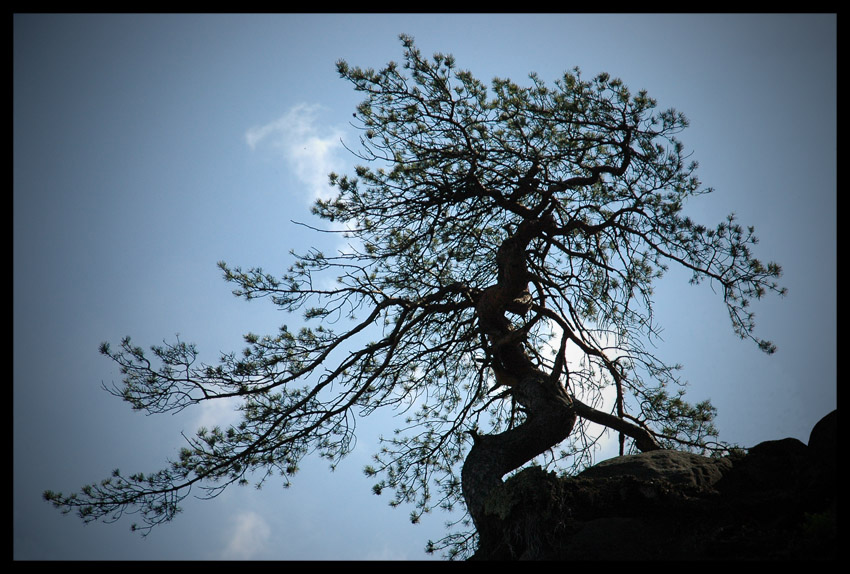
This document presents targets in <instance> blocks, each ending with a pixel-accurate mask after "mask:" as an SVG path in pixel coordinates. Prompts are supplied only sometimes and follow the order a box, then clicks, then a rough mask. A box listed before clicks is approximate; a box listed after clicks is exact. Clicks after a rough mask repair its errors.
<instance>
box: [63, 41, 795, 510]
mask: <svg viewBox="0 0 850 574" xmlns="http://www.w3.org/2000/svg"><path fill="white" fill-rule="evenodd" d="M402 42H403V45H404V48H405V53H404V62H403V63H402V64H400V65H399V64H396V63H390V64H388V65H387V66H386V67H385V68H383V69H381V70H377V71H375V70H370V69H361V68H357V67H352V66H349V65H348V64H347V63H345V62H342V61H341V62H339V63H338V71H339V73H340V75H341V76H342V77H343V78H345V79H347V80H348V81H350V82H351V83H352V85H353V86H354V88H355V89H356V90H357V91H359V92H361V93H362V94H363V96H364V100H363V102H362V103H361V104H360V105H359V106H358V108H357V111H356V113H355V114H354V121H353V123H354V125H355V127H357V128H358V129H359V130H360V133H361V137H360V143H361V146H360V148H359V150H358V151H357V152H356V153H357V155H358V157H359V158H360V160H361V161H362V162H363V165H361V166H357V167H356V168H355V174H354V175H353V176H344V175H337V174H331V175H330V182H331V184H332V185H333V186H335V187H336V189H337V191H338V193H337V195H336V197H335V198H334V199H331V200H319V201H318V202H317V203H316V205H315V208H314V212H315V214H316V215H318V216H319V217H321V218H323V219H326V220H328V221H331V222H333V221H344V222H347V225H348V231H347V232H346V234H347V236H348V238H349V240H350V243H349V249H347V250H346V251H344V252H340V253H337V254H331V255H328V254H324V253H321V252H319V251H316V250H313V251H310V252H308V253H306V254H303V255H300V256H298V257H297V259H296V262H295V264H294V265H293V266H292V267H291V268H290V269H289V271H288V272H287V273H285V274H283V275H282V276H280V277H277V276H273V275H270V274H268V273H266V272H264V271H263V270H262V269H249V270H245V271H243V270H242V269H240V268H238V267H237V268H232V267H229V266H227V265H226V264H224V263H221V264H220V266H221V269H222V270H223V272H224V276H225V279H226V280H227V281H229V282H231V283H233V284H234V285H235V291H234V292H235V293H236V294H237V295H239V296H241V297H245V298H246V299H251V298H260V297H266V298H269V299H271V301H272V302H273V303H274V304H275V305H277V306H278V307H279V308H281V309H284V310H286V311H289V312H301V313H303V314H304V318H305V319H306V320H307V321H306V324H307V325H311V324H313V325H315V326H312V327H311V326H305V327H303V328H301V329H299V330H297V331H295V332H293V331H290V330H289V329H288V328H286V327H282V328H281V329H280V331H279V332H278V333H275V334H272V335H268V336H263V337H260V336H257V335H253V334H249V335H246V337H245V341H246V344H247V346H246V348H245V349H244V351H243V352H242V353H241V354H226V355H223V356H222V357H221V359H220V361H219V363H218V364H216V365H208V364H204V363H200V362H199V361H198V357H197V352H196V350H195V348H194V347H193V346H192V345H189V344H185V343H182V342H179V341H178V342H176V343H174V344H168V345H165V346H163V347H154V348H152V357H151V356H150V355H149V354H148V353H146V352H145V351H144V350H142V349H141V348H139V347H136V346H134V345H132V344H131V342H130V340H129V339H125V340H124V341H123V342H122V344H121V347H120V349H119V350H117V351H113V350H112V349H111V348H110V347H109V346H108V345H104V346H103V348H102V352H103V353H104V354H106V355H108V356H109V357H111V358H112V359H113V360H114V361H115V362H116V363H118V365H119V366H120V368H121V372H122V376H123V380H122V382H121V384H120V385H118V386H117V387H115V388H114V389H113V392H115V394H117V395H119V396H121V397H122V398H124V399H125V400H127V401H128V402H130V403H131V405H132V406H133V407H134V408H136V409H141V410H146V411H148V412H163V411H169V410H179V409H182V408H185V407H187V406H190V405H193V404H196V403H200V402H203V401H208V400H215V399H222V398H227V397H230V398H233V397H236V398H238V399H240V400H241V401H242V407H241V411H242V417H243V419H242V421H241V422H240V423H239V424H237V425H235V426H233V427H230V428H227V429H219V428H215V429H212V430H204V429H202V430H201V431H199V433H198V434H197V435H196V436H195V437H193V438H191V439H189V440H188V444H187V447H186V448H185V449H184V450H183V452H182V453H181V456H180V459H179V460H178V461H174V462H172V463H170V465H169V466H168V467H167V468H166V469H165V470H163V471H161V472H160V473H158V474H155V475H153V476H148V475H132V476H129V477H124V476H123V475H121V474H120V473H118V472H116V475H115V476H114V477H113V478H112V479H110V480H108V481H105V482H103V483H101V485H100V486H93V487H86V489H84V490H83V492H82V493H81V494H79V495H71V496H64V495H61V494H55V493H48V495H47V497H48V499H50V500H51V501H53V502H54V503H56V504H57V506H60V507H63V508H64V509H66V510H70V509H77V510H79V512H80V514H81V515H82V516H83V517H84V518H85V519H96V518H104V517H109V516H113V515H115V514H120V513H121V512H123V511H124V510H132V509H141V510H142V512H143V514H142V517H143V520H144V521H145V523H146V524H147V525H149V526H150V525H153V524H156V523H158V522H160V521H162V520H167V519H170V518H171V517H172V516H173V515H174V513H175V512H176V510H177V502H179V496H177V497H176V494H175V493H181V494H180V496H185V493H186V492H187V491H188V490H189V489H191V488H192V487H193V486H196V485H198V486H202V487H204V488H208V489H210V491H209V492H210V493H212V494H215V493H216V492H217V491H218V489H219V488H221V487H223V486H226V485H227V484H230V483H231V482H234V481H237V482H238V481H245V480H247V479H248V478H249V477H251V476H252V475H253V473H256V472H259V473H260V474H259V476H260V481H262V480H264V479H265V478H266V477H267V476H268V475H269V474H270V473H276V474H280V475H282V476H283V477H284V480H288V477H289V476H290V475H291V474H292V473H293V472H295V470H296V469H297V464H298V461H299V460H300V459H301V458H303V457H304V456H305V455H307V454H309V453H311V452H319V454H321V455H322V456H324V457H326V458H328V459H329V460H330V461H332V463H335V462H336V461H338V460H339V459H340V458H341V457H343V456H345V455H346V454H347V453H348V452H349V451H350V449H351V448H352V445H353V439H354V427H355V420H356V417H357V416H361V415H363V414H368V413H370V412H372V411H373V410H375V409H377V408H381V407H388V406H389V407H396V408H400V409H403V410H405V412H406V413H407V415H406V419H405V423H404V428H402V429H400V430H399V431H397V433H396V434H394V435H393V437H392V438H391V439H388V440H387V441H386V442H385V443H384V446H383V448H382V450H381V452H379V453H378V455H377V456H376V462H375V464H374V465H373V466H372V467H370V468H369V469H368V470H367V472H369V473H370V474H374V475H376V476H378V477H380V478H379V481H378V483H377V485H376V491H381V490H382V489H384V488H390V489H392V490H394V492H395V495H396V496H395V499H394V503H401V502H413V503H415V510H414V512H413V518H414V519H416V518H418V516H419V514H421V513H422V512H425V511H427V510H429V509H430V508H433V507H435V506H444V507H447V508H450V507H452V506H453V505H455V504H457V502H458V501H459V500H460V485H459V475H458V465H459V463H460V462H461V461H462V460H463V457H464V454H465V452H466V450H467V449H468V446H469V435H468V434H467V431H470V430H472V429H484V430H486V431H491V432H495V431H498V430H500V429H504V428H506V427H507V426H509V425H514V424H517V423H518V422H519V421H521V420H522V418H523V416H524V413H523V411H522V409H521V408H518V406H517V404H516V403H515V402H514V401H513V400H512V394H511V389H510V388H504V387H496V386H495V385H496V383H497V381H496V380H495V379H494V375H493V371H492V370H491V368H490V367H491V366H495V365H494V363H493V343H492V341H490V340H488V339H487V337H486V336H485V335H486V333H485V331H486V330H485V329H482V325H481V319H482V318H481V317H480V316H479V310H478V308H477V304H478V302H479V300H480V298H481V296H482V294H483V293H484V292H485V291H486V289H487V288H488V287H490V286H492V285H494V284H495V283H496V282H497V281H498V280H499V277H498V273H499V272H500V269H502V270H503V272H504V269H506V268H507V267H505V266H504V265H501V264H500V263H499V262H498V261H497V258H498V257H499V253H500V249H502V248H503V247H504V246H505V245H506V244H507V242H508V241H511V240H512V239H513V238H516V237H517V235H518V234H521V233H523V232H522V231H520V230H528V229H533V233H531V232H529V236H528V237H523V238H522V249H521V250H520V251H521V252H520V255H519V256H518V257H519V258H520V259H521V261H516V263H517V265H518V266H517V268H518V269H522V273H523V274H524V275H523V280H524V281H525V283H527V285H528V287H527V290H526V293H525V294H524V295H523V296H522V297H518V298H517V301H515V302H514V303H515V304H514V305H512V306H509V307H507V311H509V314H508V315H507V316H506V317H505V320H506V321H508V322H509V325H508V328H509V329H510V330H511V331H512V332H514V333H516V337H518V340H519V341H520V342H521V344H522V346H523V348H524V349H525V352H526V353H527V354H528V357H529V358H530V360H532V361H533V362H534V364H535V365H536V367H537V368H539V369H540V370H541V371H545V372H550V373H552V377H553V378H554V379H555V380H557V381H558V382H559V384H561V385H564V386H565V387H567V388H568V389H569V391H570V392H571V393H573V394H575V395H576V396H579V395H581V396H582V397H585V398H584V400H586V401H588V402H589V403H591V404H592V405H595V406H599V407H600V408H604V410H607V411H608V412H611V413H613V417H615V418H617V419H619V420H621V421H631V422H632V423H635V424H639V425H642V426H646V427H648V428H650V429H651V430H653V432H654V433H655V434H656V436H657V437H658V438H660V439H670V440H679V441H682V442H684V443H687V444H694V445H700V444H705V442H704V441H705V440H706V438H707V436H709V435H710V434H712V432H713V427H712V426H711V416H712V413H713V411H712V409H711V407H710V405H708V404H707V403H699V404H697V405H695V406H692V405H689V404H687V403H686V402H684V400H683V398H682V396H681V395H680V394H679V393H676V392H674V393H671V392H670V391H669V389H668V386H669V385H670V384H671V383H676V382H678V381H677V379H676V377H675V368H674V367H669V366H667V365H665V364H664V363H662V362H661V361H660V360H659V359H657V358H656V357H655V356H653V355H652V354H651V353H650V352H648V351H647V350H646V347H645V345H644V343H645V341H647V339H648V338H651V337H652V336H653V334H654V332H655V325H654V323H653V316H652V304H653V300H652V284H653V282H654V281H655V280H656V279H657V278H659V277H660V276H661V275H662V274H663V273H664V271H665V270H666V269H667V268H668V266H669V265H671V264H673V265H678V266H682V267H684V268H686V269H688V270H690V271H691V272H692V274H693V281H694V282H700V281H709V282H711V283H712V284H713V285H716V286H718V287H719V291H720V292H721V293H722V296H723V299H724V301H725V303H726V305H727V308H728V310H729V315H730V317H731V319H732V325H733V328H734V329H735V331H736V332H737V333H738V334H739V335H740V336H741V337H743V338H750V339H753V340H755V341H756V342H757V343H758V345H759V346H760V347H761V348H762V349H764V350H766V351H772V350H773V347H772V345H771V344H770V343H769V342H767V341H763V340H761V339H758V338H757V337H756V335H755V334H754V331H753V320H752V315H751V313H750V311H749V304H750V302H751V301H752V300H753V299H758V298H760V297H762V296H763V295H765V294H766V293H768V292H778V293H781V292H782V288H781V287H780V286H779V285H778V283H777V279H778V277H779V275H780V268H779V266H777V265H776V264H774V263H766V264H765V263H762V262H760V261H759V260H758V259H756V258H755V257H754V255H753V253H752V246H753V245H754V244H755V243H756V238H755V236H754V235H753V230H752V228H743V227H741V226H740V225H739V224H738V223H737V222H736V221H735V219H734V218H733V217H732V216H730V217H729V219H728V220H726V221H723V222H721V223H720V224H719V225H717V226H716V227H713V228H708V227H704V226H702V225H699V224H697V223H695V222H693V221H691V220H690V219H689V218H687V217H685V216H684V215H683V214H682V208H683V205H684V204H685V202H686V201H687V200H688V199H689V198H691V197H693V196H697V195H700V194H702V193H705V192H707V191H709V190H707V189H704V188H703V187H702V185H701V183H700V182H699V180H698V179H697V177H696V175H695V169H696V164H695V163H693V162H689V161H688V159H687V157H686V155H685V153H684V151H683V146H682V144H681V143H680V142H679V141H678V140H677V139H676V136H677V134H678V133H679V132H680V131H681V130H682V129H684V128H685V127H686V126H687V121H686V119H685V118H684V116H683V115H681V114H680V113H677V112H675V111H673V110H668V111H657V110H656V102H655V101H654V100H653V99H652V98H650V97H649V96H648V95H647V94H646V92H644V91H641V92H638V93H632V92H630V91H629V89H628V88H627V87H626V86H625V85H623V83H622V82H621V81H620V80H618V79H616V78H611V77H609V76H608V75H607V74H600V75H598V76H596V77H594V78H591V79H585V78H584V77H582V75H581V74H580V72H579V70H577V69H576V70H573V71H570V72H568V73H566V74H564V75H563V77H562V78H560V79H559V80H558V81H556V82H555V84H554V86H551V87H550V86H547V85H545V84H544V83H543V82H542V81H541V80H540V79H539V78H538V77H537V76H534V75H532V76H531V78H530V82H529V83H528V85H519V84H516V83H513V82H511V81H509V80H503V79H496V80H494V81H493V83H492V86H491V88H490V89H489V90H488V88H487V87H486V86H485V85H484V84H483V83H482V82H480V81H479V80H477V79H475V78H474V77H473V76H472V75H471V74H470V73H469V72H467V71H462V70H458V69H457V68H456V67H455V62H454V59H453V58H452V57H451V56H447V55H442V54H436V55H435V56H434V57H433V58H431V59H428V58H424V57H423V56H422V55H421V53H420V52H419V51H418V50H417V49H416V47H415V46H414V44H413V42H412V40H411V39H410V38H407V37H402ZM501 252H502V253H504V249H502V251H501ZM331 316H332V317H334V318H335V319H337V320H336V321H335V322H333V323H331V322H330V321H325V320H326V319H328V318H329V317H331ZM553 335H554V336H555V339H554V340H550V339H551V337H552V336H553ZM568 346H570V347H571V348H573V347H574V348H576V349H578V350H579V351H580V352H581V353H582V354H583V359H582V360H581V361H580V362H578V363H573V364H571V365H568V364H567V361H566V349H567V347H568ZM151 359H153V361H152V360H151ZM608 384H613V385H615V386H616V389H617V401H616V405H612V406H604V407H602V406H601V405H599V404H598V401H599V398H600V396H601V395H600V391H601V389H602V388H603V387H605V386H606V385H608ZM586 439H587V437H581V440H586ZM581 440H578V441H576V442H575V443H574V444H573V445H572V446H571V447H569V448H567V451H568V452H569V453H570V454H574V455H576V454H578V455H580V454H581V453H582V452H584V453H585V454H586V453H587V452H589V446H590V445H589V443H587V442H581ZM552 446H553V447H555V446H557V445H552ZM581 460H586V459H581Z"/></svg>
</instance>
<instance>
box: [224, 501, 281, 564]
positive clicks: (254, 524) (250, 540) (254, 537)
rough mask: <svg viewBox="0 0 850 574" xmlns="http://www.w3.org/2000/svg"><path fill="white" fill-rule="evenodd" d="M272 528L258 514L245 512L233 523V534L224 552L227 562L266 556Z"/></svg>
mask: <svg viewBox="0 0 850 574" xmlns="http://www.w3.org/2000/svg"><path fill="white" fill-rule="evenodd" d="M270 539H271V528H270V527H269V525H268V523H266V521H265V519H264V518H263V517H262V516H260V515H259V514H257V513H256V512H244V513H242V514H239V515H238V516H236V519H235V520H234V521H233V532H232V533H231V534H230V539H229V540H228V541H227V543H226V545H225V547H224V549H223V550H222V556H221V557H222V558H223V559H225V560H250V559H256V558H261V557H262V556H264V555H265V551H266V549H267V544H268V542H269V540H270Z"/></svg>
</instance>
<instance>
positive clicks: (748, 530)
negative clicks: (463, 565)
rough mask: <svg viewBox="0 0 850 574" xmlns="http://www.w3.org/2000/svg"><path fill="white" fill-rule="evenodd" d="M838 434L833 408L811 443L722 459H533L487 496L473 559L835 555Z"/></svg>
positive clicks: (766, 446) (774, 445) (771, 444)
mask: <svg viewBox="0 0 850 574" xmlns="http://www.w3.org/2000/svg"><path fill="white" fill-rule="evenodd" d="M836 440H837V412H836V411H833V412H832V413H830V414H829V415H827V416H826V417H824V418H823V419H822V420H821V421H820V422H819V423H818V424H817V425H816V426H815V428H814V429H813V430H812V433H811V436H810V438H809V443H808V445H806V444H804V443H803V442H801V441H799V440H797V439H793V438H786V439H781V440H773V441H767V442H763V443H760V444H758V445H756V446H754V447H752V448H750V449H748V450H747V451H741V452H738V453H735V454H732V455H730V456H727V457H722V458H707V457H703V456H699V455H695V454H692V453H686V452H678V451H669V450H662V451H652V452H647V453H642V454H637V455H630V456H622V457H617V458H614V459H611V460H607V461H604V462H602V463H599V464H597V465H596V466H593V467H591V468H589V469H587V470H586V471H584V472H583V473H581V474H580V475H578V476H576V477H571V478H560V477H558V476H556V475H555V474H554V473H547V472H545V471H543V470H542V469H540V468H537V467H532V468H528V469H525V470H523V471H522V472H520V473H518V474H517V475H515V476H513V477H511V478H510V479H508V480H507V481H505V482H504V483H503V484H501V485H500V486H498V487H497V488H496V489H494V490H493V492H491V494H490V495H489V497H488V498H487V501H486V505H485V508H484V514H485V516H486V521H487V525H486V526H487V531H488V536H486V537H482V540H481V547H480V548H479V550H478V552H477V553H476V555H475V557H474V558H475V559H484V560H488V559H489V560H512V559H531V560H788V559H792V560H799V559H832V558H834V557H835V554H836V553H835V546H836V541H837V527H836V513H837V501H836V487H837V484H836V470H837V469H836V459H835V455H836ZM485 538H486V539H485Z"/></svg>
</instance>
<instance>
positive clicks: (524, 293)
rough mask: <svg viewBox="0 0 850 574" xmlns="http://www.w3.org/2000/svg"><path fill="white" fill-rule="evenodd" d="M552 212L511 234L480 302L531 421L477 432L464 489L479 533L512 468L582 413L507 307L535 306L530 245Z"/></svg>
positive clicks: (508, 379)
mask: <svg viewBox="0 0 850 574" xmlns="http://www.w3.org/2000/svg"><path fill="white" fill-rule="evenodd" d="M552 225H554V223H553V221H552V219H551V218H547V217H544V218H540V219H527V220H525V221H523V223H522V224H520V226H519V227H518V228H517V230H516V231H515V233H514V234H513V235H512V236H511V237H509V238H507V239H506V240H505V241H504V242H503V243H502V245H501V246H500V248H499V251H498V253H497V256H496V261H497V264H498V280H497V282H496V284H495V285H492V286H490V287H488V288H487V289H485V290H484V291H483V292H482V293H481V295H480V297H479V299H478V301H477V304H476V311H477V314H478V320H479V324H480V326H481V329H482V331H483V332H484V334H485V335H486V336H487V338H488V340H489V343H490V351H491V359H492V365H491V366H492V368H493V371H494V373H495V374H496V379H497V381H498V383H499V384H500V385H506V386H509V387H511V393H512V395H513V397H514V398H515V399H516V401H517V402H518V403H519V404H520V405H522V406H523V407H524V408H525V410H526V419H525V421H524V422H523V423H522V424H520V425H518V426H516V427H514V428H512V429H510V430H507V431H505V432H503V433H501V434H497V435H487V436H483V435H477V434H473V439H474V444H473V447H472V450H471V451H470V452H469V455H468V456H467V458H466V461H465V462H464V465H463V470H462V472H461V480H462V486H463V494H464V498H465V500H466V503H467V508H468V509H469V513H470V515H471V516H472V519H473V521H474V523H475V526H476V528H477V529H478V532H479V535H483V532H482V528H483V527H484V520H483V511H484V501H485V500H486V498H487V495H488V493H489V492H490V491H491V490H492V489H493V488H494V487H495V486H497V485H499V484H500V483H501V481H502V477H503V476H504V475H505V474H507V473H508V472H510V471H512V470H514V469H515V468H518V467H520V466H522V465H523V464H525V463H526V462H528V461H529V460H531V459H532V458H534V457H536V456H537V455H539V454H542V453H543V452H545V451H546V450H547V449H549V448H551V447H552V446H554V445H556V444H558V443H560V442H561V441H563V440H564V439H565V438H567V437H568V436H569V434H570V432H572V430H573V426H574V424H575V420H576V415H575V409H574V407H573V404H572V400H571V399H570V397H569V396H568V395H567V393H566V391H565V390H564V388H563V387H562V386H561V385H560V383H559V382H557V381H555V380H552V378H551V377H550V376H549V375H548V374H547V373H544V372H542V371H540V370H539V369H537V367H535V365H534V363H533V362H532V361H531V359H530V358H529V357H528V355H527V354H526V352H525V348H524V345H525V338H526V333H525V332H524V331H523V330H522V329H515V328H514V327H513V325H512V324H511V321H510V320H509V319H508V318H507V317H506V316H505V313H506V312H507V311H511V312H512V313H518V314H521V313H523V312H525V311H527V310H528V309H529V308H530V304H531V298H530V296H529V292H528V268H527V265H526V258H525V256H526V254H525V251H526V247H527V246H528V243H529V242H530V241H531V240H532V239H533V238H534V237H535V236H537V235H538V234H539V233H541V232H542V231H543V230H544V229H546V228H548V227H550V226H552Z"/></svg>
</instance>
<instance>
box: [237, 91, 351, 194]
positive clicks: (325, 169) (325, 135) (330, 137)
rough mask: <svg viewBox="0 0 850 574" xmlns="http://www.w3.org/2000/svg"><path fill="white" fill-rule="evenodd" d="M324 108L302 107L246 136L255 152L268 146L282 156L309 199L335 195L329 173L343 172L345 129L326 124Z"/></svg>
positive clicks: (256, 127) (314, 106) (302, 105)
mask: <svg viewBox="0 0 850 574" xmlns="http://www.w3.org/2000/svg"><path fill="white" fill-rule="evenodd" d="M321 109H322V108H321V106H319V105H316V104H299V105H297V106H295V107H293V108H292V109H290V110H289V111H288V112H286V113H285V114H284V115H283V116H281V117H280V118H278V119H276V120H274V121H272V122H270V123H268V124H266V125H263V126H255V127H252V128H251V129H249V130H248V131H247V132H246V133H245V142H246V143H247V144H248V146H249V147H250V148H251V149H252V150H255V149H258V148H259V147H262V146H268V147H270V148H272V149H273V150H274V151H276V152H278V153H280V154H281V156H282V157H283V159H284V160H285V161H286V162H287V164H289V167H290V168H291V169H292V171H293V173H294V174H295V176H296V177H297V178H298V180H299V181H301V182H302V183H303V184H304V185H305V187H306V188H307V191H308V193H307V194H306V199H307V200H308V201H310V202H312V201H313V200H314V199H317V198H327V197H329V196H330V195H331V188H330V186H329V185H328V174H329V173H330V172H332V171H341V170H340V165H341V158H340V157H339V155H340V153H341V152H342V151H343V150H344V147H343V146H342V143H341V142H340V139H341V137H342V135H343V132H342V130H341V129H338V128H334V127H328V126H325V125H322V124H321V123H320V121H319V117H318V116H319V114H320V112H321Z"/></svg>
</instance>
